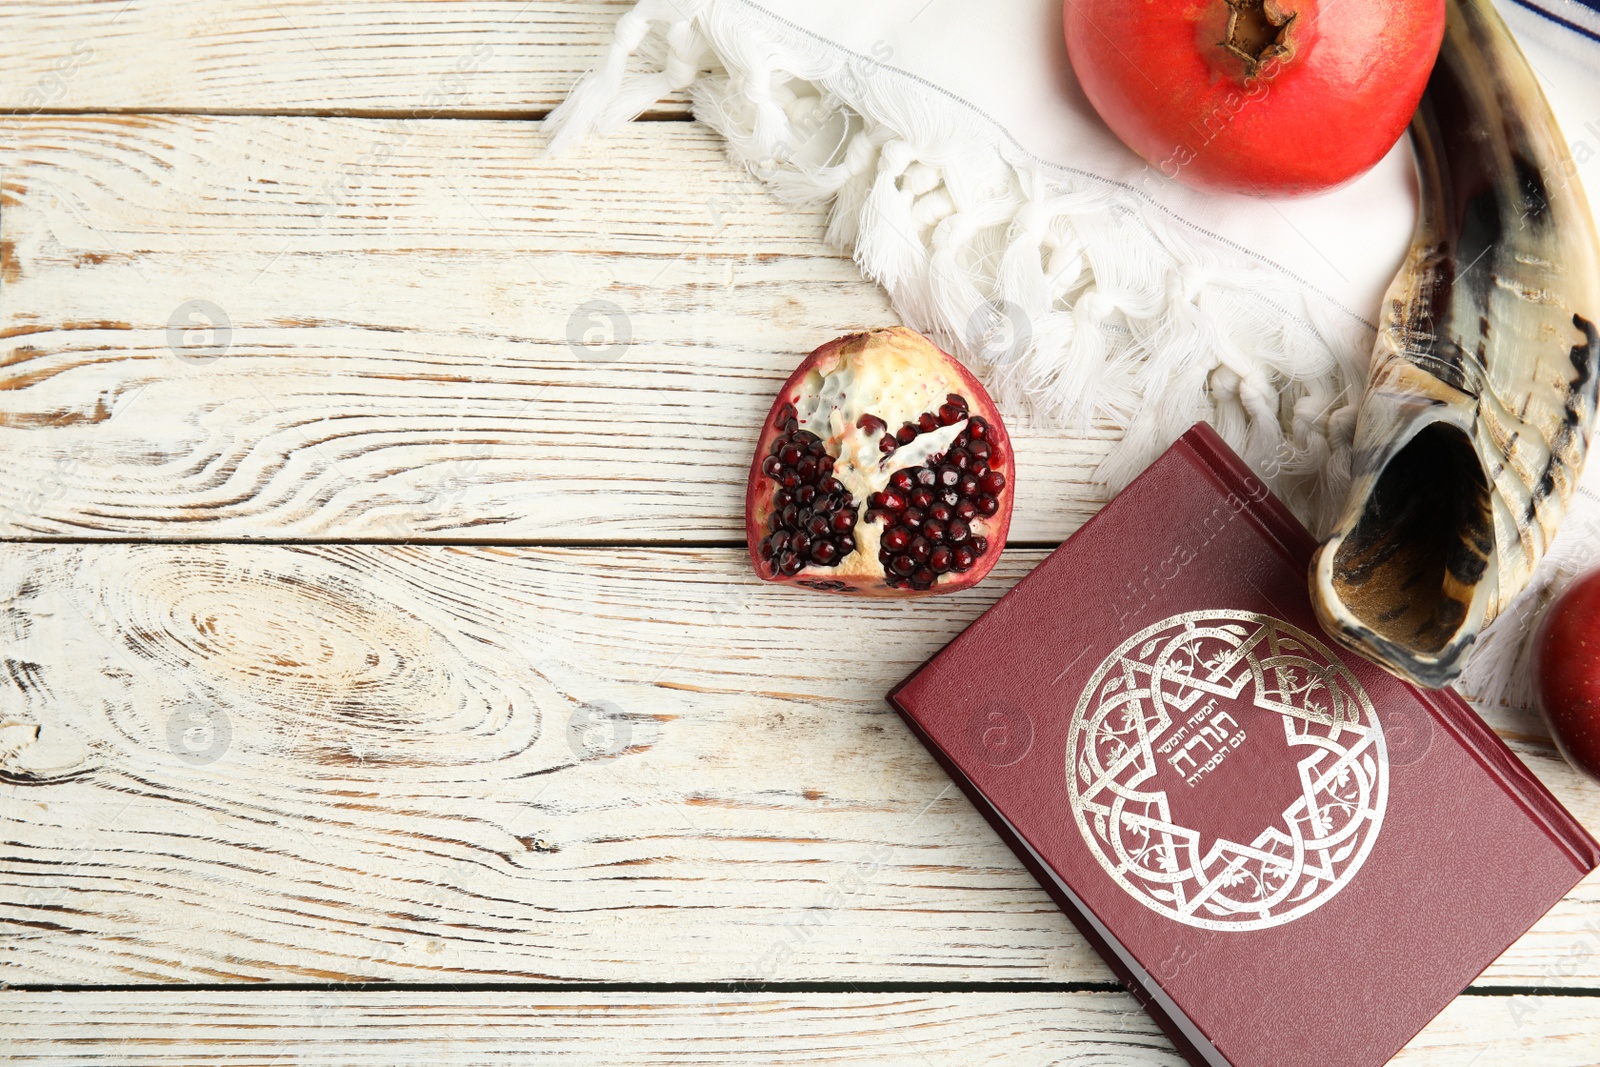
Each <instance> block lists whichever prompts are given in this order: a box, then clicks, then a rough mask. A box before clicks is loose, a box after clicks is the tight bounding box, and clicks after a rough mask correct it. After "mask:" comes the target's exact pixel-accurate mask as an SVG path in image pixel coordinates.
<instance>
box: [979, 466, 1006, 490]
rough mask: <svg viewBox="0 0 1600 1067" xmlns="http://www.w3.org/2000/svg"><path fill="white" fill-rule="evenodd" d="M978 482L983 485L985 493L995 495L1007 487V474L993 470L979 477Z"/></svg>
mask: <svg viewBox="0 0 1600 1067" xmlns="http://www.w3.org/2000/svg"><path fill="white" fill-rule="evenodd" d="M978 484H979V485H980V486H982V487H983V491H984V492H985V493H988V494H989V495H990V496H994V495H995V494H997V493H999V492H1000V490H1002V489H1004V488H1005V487H1006V476H1005V475H1004V474H1001V473H1000V472H999V471H995V470H992V471H990V472H989V473H988V474H985V475H984V476H983V477H982V478H979V479H978Z"/></svg>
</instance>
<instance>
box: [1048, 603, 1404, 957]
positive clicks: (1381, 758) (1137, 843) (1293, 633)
mask: <svg viewBox="0 0 1600 1067" xmlns="http://www.w3.org/2000/svg"><path fill="white" fill-rule="evenodd" d="M1212 701H1215V707H1216V711H1215V712H1214V713H1209V712H1208V713H1206V714H1205V715H1200V714H1199V712H1204V711H1205V709H1206V706H1207V705H1208V703H1210V702H1212ZM1197 708H1198V709H1199V712H1197V711H1196V709H1197ZM1235 716H1238V718H1235ZM1261 730H1274V731H1281V733H1282V736H1283V741H1284V743H1286V744H1287V746H1288V748H1289V751H1290V752H1291V753H1292V754H1293V755H1294V758H1295V762H1296V765H1297V773H1298V775H1299V778H1300V792H1299V795H1298V796H1296V797H1295V799H1294V800H1293V801H1292V802H1290V803H1289V804H1288V806H1287V807H1286V808H1285V809H1284V810H1283V812H1282V815H1281V817H1279V818H1277V819H1273V820H1264V822H1265V825H1263V826H1261V828H1260V831H1259V833H1257V834H1255V836H1254V837H1253V838H1252V839H1251V840H1249V841H1230V840H1227V839H1224V838H1221V837H1216V838H1214V839H1211V840H1209V841H1207V836H1206V835H1205V834H1204V833H1202V832H1201V830H1199V829H1196V828H1191V827H1188V826H1183V825H1179V824H1178V823H1176V822H1175V821H1174V819H1173V817H1172V808H1171V805H1170V804H1169V802H1168V794H1167V791H1166V790H1165V789H1162V788H1160V787H1159V786H1158V785H1157V784H1156V783H1155V780H1156V779H1157V778H1158V775H1159V773H1160V768H1159V767H1158V765H1157V760H1158V759H1159V760H1165V761H1166V762H1167V763H1168V765H1169V766H1172V767H1175V768H1177V769H1176V771H1175V772H1174V773H1177V774H1180V775H1181V774H1183V773H1184V772H1185V771H1187V770H1188V767H1187V766H1180V764H1179V761H1182V760H1185V759H1188V757H1187V756H1184V755H1179V753H1180V752H1185V751H1191V752H1192V753H1193V757H1194V759H1193V760H1191V762H1192V763H1193V765H1194V766H1196V767H1197V768H1198V767H1204V766H1205V764H1203V763H1198V762H1194V761H1198V760H1206V758H1207V756H1208V755H1210V756H1211V757H1212V759H1213V760H1215V759H1217V757H1216V753H1217V752H1218V751H1222V749H1221V748H1218V746H1223V747H1224V748H1226V747H1227V746H1230V745H1242V744H1247V743H1249V741H1248V739H1247V738H1248V734H1249V733H1251V732H1254V731H1261ZM1196 738H1203V739H1204V744H1205V745H1206V746H1207V747H1206V748H1205V749H1199V748H1197V747H1194V746H1198V745H1199V744H1200V743H1201V742H1199V741H1197V740H1195V739H1196ZM1236 738H1237V740H1235V739H1236ZM1066 755H1067V763H1066V773H1067V786H1068V795H1069V798H1070V802H1071V805H1072V814H1073V817H1074V819H1075V820H1076V822H1077V825H1078V830H1079V832H1080V833H1082V834H1083V839H1084V841H1085V842H1087V844H1088V846H1089V851H1090V852H1091V853H1092V854H1093V855H1094V856H1095V858H1096V859H1097V860H1098V861H1099V863H1100V865H1101V867H1103V868H1104V869H1105V871H1106V873H1107V874H1108V875H1110V876H1111V878H1112V879H1113V880H1114V881H1115V882H1116V883H1117V884H1118V885H1120V886H1122V888H1123V889H1125V890H1127V892H1128V894H1129V895H1130V896H1132V897H1133V898H1134V899H1135V900H1137V901H1139V902H1140V903H1141V904H1143V905H1145V906H1146V907H1148V908H1150V909H1151V910H1152V911H1156V912H1159V913H1160V914H1162V915H1165V916H1167V917H1168V918H1170V919H1174V920H1176V921H1178V922H1181V923H1184V924H1186V925H1189V926H1196V927H1200V928H1202V929H1207V930H1262V929H1266V928H1268V927H1272V926H1278V925H1281V924H1283V923H1286V922H1291V921H1293V920H1294V919H1298V918H1299V917H1301V916H1302V915H1306V914H1309V913H1310V912H1312V911H1314V910H1315V909H1316V908H1318V907H1320V906H1321V905H1323V904H1325V903H1327V902H1328V901H1329V900H1331V899H1332V898H1333V897H1334V896H1335V895H1336V894H1337V893H1338V892H1339V890H1341V889H1342V888H1344V887H1345V886H1346V885H1348V884H1349V883H1350V881H1351V879H1352V878H1354V877H1355V874H1356V872H1357V871H1358V870H1359V869H1360V868H1361V865H1362V863H1363V862H1364V861H1365V860H1366V858H1367V854H1368V853H1369V852H1370V851H1371V850H1372V845H1373V842H1374V841H1376V840H1377V836H1378V832H1379V829H1380V828H1381V826H1382V823H1383V813H1384V808H1385V806H1386V804H1387V801H1388V779H1389V758H1388V753H1387V750H1386V749H1385V747H1384V737H1383V728H1382V726H1380V725H1379V723H1378V717H1377V713H1376V712H1375V711H1374V709H1373V707H1372V701H1371V700H1370V699H1369V698H1368V696H1367V693H1366V691H1365V690H1364V689H1362V687H1361V683H1360V682H1358V681H1357V680H1356V678H1355V676H1354V675H1353V674H1351V672H1350V670H1349V669H1348V668H1347V667H1346V666H1345V665H1344V664H1343V662H1341V661H1340V660H1339V658H1338V657H1337V656H1335V655H1334V654H1333V653H1332V652H1330V651H1329V650H1328V649H1327V648H1326V647H1325V646H1324V645H1323V644H1322V643H1321V642H1320V641H1318V640H1317V639H1316V638H1314V637H1312V636H1311V635H1310V634H1307V633H1306V632H1305V631H1303V630H1301V629H1299V628H1297V627H1295V626H1292V625H1290V624H1289V623H1287V622H1284V621H1282V620H1281V619H1275V618H1272V617H1271V616H1267V615H1260V614H1257V613H1255V612H1246V611H1230V610H1216V611H1192V612H1186V613H1184V614H1181V615H1173V616H1171V617H1170V618H1167V619H1165V620H1163V621H1161V622H1159V623H1156V624H1155V625H1153V626H1149V627H1146V628H1145V629H1143V630H1141V631H1139V632H1138V633H1137V634H1134V635H1133V636H1132V637H1130V638H1128V639H1127V640H1126V641H1124V642H1123V643H1122V645H1121V646H1120V647H1119V648H1118V649H1117V650H1116V651H1115V652H1113V653H1112V654H1111V655H1110V656H1108V657H1106V660H1105V662H1103V663H1101V664H1100V667H1099V669H1097V670H1096V671H1095V673H1094V675H1093V676H1092V677H1091V678H1090V679H1089V682H1088V684H1087V685H1086V686H1085V687H1084V690H1083V694H1082V696H1081V697H1080V698H1079V700H1078V704H1077V707H1076V709H1075V710H1074V712H1073V716H1072V726H1071V730H1070V731H1069V733H1068V737H1067V753H1066ZM1226 756H1227V753H1226V752H1225V753H1224V756H1223V758H1226ZM1208 762H1210V761H1208ZM1200 773H1204V772H1200ZM1167 777H1168V778H1169V779H1170V777H1171V775H1170V774H1169V775H1167ZM1184 780H1185V781H1187V780H1188V779H1184ZM1204 784H1205V783H1204V782H1203V781H1201V782H1200V786H1201V787H1202V788H1203V786H1204ZM1241 799H1244V798H1241ZM1204 802H1205V804H1215V805H1224V806H1225V805H1227V804H1228V803H1229V797H1228V796H1227V795H1226V794H1223V795H1218V796H1216V797H1206V798H1204ZM1240 836H1243V835H1240Z"/></svg>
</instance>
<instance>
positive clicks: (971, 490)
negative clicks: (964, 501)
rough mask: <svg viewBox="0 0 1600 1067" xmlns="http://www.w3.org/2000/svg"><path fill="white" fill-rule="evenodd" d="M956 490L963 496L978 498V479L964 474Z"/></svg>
mask: <svg viewBox="0 0 1600 1067" xmlns="http://www.w3.org/2000/svg"><path fill="white" fill-rule="evenodd" d="M956 488H957V489H958V490H959V491H960V493H961V495H962V496H977V495H978V479H977V478H976V477H975V476H974V475H972V474H964V475H962V476H961V481H960V482H959V483H957V485H956Z"/></svg>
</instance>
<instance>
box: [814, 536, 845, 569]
mask: <svg viewBox="0 0 1600 1067" xmlns="http://www.w3.org/2000/svg"><path fill="white" fill-rule="evenodd" d="M838 558H839V548H838V546H837V545H835V544H834V543H833V542H832V541H818V542H817V543H816V544H814V545H812V546H811V562H812V563H815V564H818V565H819V566H823V567H826V566H829V565H830V564H832V563H834V562H835V561H836V560H838Z"/></svg>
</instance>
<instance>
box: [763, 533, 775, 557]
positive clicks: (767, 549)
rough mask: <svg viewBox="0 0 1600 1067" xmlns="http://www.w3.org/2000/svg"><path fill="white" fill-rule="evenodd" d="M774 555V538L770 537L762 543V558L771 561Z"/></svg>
mask: <svg viewBox="0 0 1600 1067" xmlns="http://www.w3.org/2000/svg"><path fill="white" fill-rule="evenodd" d="M772 553H773V548H772V538H770V537H769V538H767V539H766V540H764V541H762V542H761V558H762V559H771V558H772Z"/></svg>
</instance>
